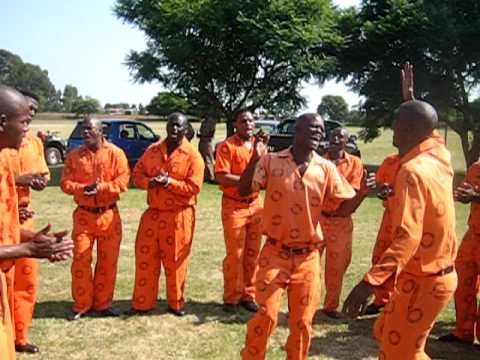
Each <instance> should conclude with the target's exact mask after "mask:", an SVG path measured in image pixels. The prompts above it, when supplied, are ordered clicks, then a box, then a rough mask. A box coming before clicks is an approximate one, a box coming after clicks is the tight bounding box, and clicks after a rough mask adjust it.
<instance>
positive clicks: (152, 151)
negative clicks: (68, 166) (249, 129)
mask: <svg viewBox="0 0 480 360" xmlns="http://www.w3.org/2000/svg"><path fill="white" fill-rule="evenodd" d="M187 126H188V121H187V118H186V117H185V115H183V114H181V113H173V114H171V115H169V116H168V122H167V138H166V139H165V140H163V141H161V142H158V143H156V144H153V145H151V146H150V147H149V148H148V149H147V151H145V153H144V154H143V155H142V157H141V158H140V160H139V161H138V163H137V165H136V166H135V169H134V170H133V176H132V177H133V181H134V182H135V185H136V186H138V187H139V188H141V189H145V190H147V202H148V209H147V210H146V211H145V212H144V213H143V215H142V218H141V220H140V225H139V227H138V232H137V239H136V241H135V288H134V291H133V297H132V308H131V309H130V310H129V311H128V314H129V315H135V314H140V313H146V312H148V311H150V310H152V309H153V308H154V307H155V304H156V302H157V296H158V281H159V277H160V269H161V266H162V265H163V268H164V271H165V277H166V282H167V303H168V312H170V313H172V314H174V315H176V316H183V315H184V314H185V312H184V305H185V300H184V297H183V294H184V287H185V277H186V274H187V265H188V260H189V258H190V249H191V245H192V238H193V230H194V226H195V204H196V203H197V194H198V193H199V192H200V189H201V187H202V183H203V171H204V164H203V160H202V157H201V155H200V153H199V152H198V151H197V150H196V149H195V148H194V147H193V146H192V145H191V144H190V143H189V142H188V141H187V139H186V138H185V131H186V130H187Z"/></svg>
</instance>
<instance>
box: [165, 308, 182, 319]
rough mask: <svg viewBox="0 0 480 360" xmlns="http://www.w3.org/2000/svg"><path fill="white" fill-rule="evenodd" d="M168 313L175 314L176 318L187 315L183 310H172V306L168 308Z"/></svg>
mask: <svg viewBox="0 0 480 360" xmlns="http://www.w3.org/2000/svg"><path fill="white" fill-rule="evenodd" d="M167 312H169V313H170V314H173V315H175V316H178V317H182V316H184V315H185V310H183V309H178V310H176V309H174V308H171V307H170V306H169V307H168V309H167Z"/></svg>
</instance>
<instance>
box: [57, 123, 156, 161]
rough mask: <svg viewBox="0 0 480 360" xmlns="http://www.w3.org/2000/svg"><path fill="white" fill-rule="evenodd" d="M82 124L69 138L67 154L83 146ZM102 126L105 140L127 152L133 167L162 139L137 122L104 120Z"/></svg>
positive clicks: (76, 127)
mask: <svg viewBox="0 0 480 360" xmlns="http://www.w3.org/2000/svg"><path fill="white" fill-rule="evenodd" d="M81 124H82V122H81V121H79V122H78V123H77V126H75V129H73V131H72V134H71V135H70V137H69V138H68V143H67V153H68V151H70V150H72V149H75V148H77V147H79V146H80V145H82V144H83V139H82V126H81ZM102 125H103V134H104V136H105V138H106V139H107V140H108V141H110V142H111V143H113V144H115V145H117V146H118V147H119V148H121V149H122V150H123V151H124V152H125V154H126V155H127V159H128V163H129V165H130V166H131V167H133V166H135V164H136V162H137V161H138V159H139V158H140V157H141V156H142V155H143V153H144V151H145V150H146V148H147V147H149V146H150V145H151V144H153V143H154V142H157V141H158V140H159V139H160V136H158V135H157V134H155V132H153V130H152V129H151V128H149V127H148V126H147V125H145V124H143V123H141V122H140V121H136V120H122V119H102Z"/></svg>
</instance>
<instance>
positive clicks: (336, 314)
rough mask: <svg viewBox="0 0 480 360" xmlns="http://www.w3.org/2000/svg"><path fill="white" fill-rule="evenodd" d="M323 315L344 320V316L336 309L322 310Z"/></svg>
mask: <svg viewBox="0 0 480 360" xmlns="http://www.w3.org/2000/svg"><path fill="white" fill-rule="evenodd" d="M320 311H321V312H322V314H323V315H325V316H328V317H329V318H330V319H334V320H343V319H344V317H343V315H342V314H341V313H339V312H338V311H336V310H320Z"/></svg>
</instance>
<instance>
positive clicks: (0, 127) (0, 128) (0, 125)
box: [0, 114, 7, 132]
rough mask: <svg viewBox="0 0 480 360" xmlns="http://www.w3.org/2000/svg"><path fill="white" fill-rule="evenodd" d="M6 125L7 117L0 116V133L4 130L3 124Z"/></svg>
mask: <svg viewBox="0 0 480 360" xmlns="http://www.w3.org/2000/svg"><path fill="white" fill-rule="evenodd" d="M6 123H7V115H5V114H0V131H2V132H3V131H4V130H5V124H6Z"/></svg>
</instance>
